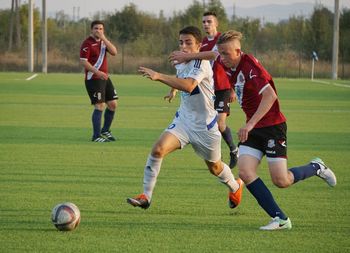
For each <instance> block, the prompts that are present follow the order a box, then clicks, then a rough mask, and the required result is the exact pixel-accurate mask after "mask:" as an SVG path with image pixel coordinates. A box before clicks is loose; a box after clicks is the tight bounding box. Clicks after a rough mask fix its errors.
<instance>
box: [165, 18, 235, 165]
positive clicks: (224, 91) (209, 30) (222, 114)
mask: <svg viewBox="0 0 350 253" xmlns="http://www.w3.org/2000/svg"><path fill="white" fill-rule="evenodd" d="M202 24H203V30H204V31H205V33H206V34H207V35H206V37H205V38H204V39H203V40H202V45H201V49H200V53H194V54H184V53H182V52H179V51H176V52H173V53H172V54H171V56H170V60H171V61H175V62H176V61H177V62H178V63H182V62H187V61H190V60H193V59H208V60H212V59H213V56H214V58H215V57H216V56H217V55H218V53H217V47H216V41H217V39H218V38H219V36H220V34H221V33H220V32H218V31H217V28H218V25H219V23H218V20H217V17H216V13H215V12H205V13H204V14H203V18H202ZM211 64H212V67H213V72H214V75H213V78H214V88H215V104H214V106H215V109H216V111H217V112H218V126H219V131H220V133H221V135H222V138H223V139H224V141H225V142H226V144H227V146H228V147H229V149H230V164H229V166H230V168H231V169H232V168H233V167H235V166H236V163H237V157H238V148H237V147H236V146H235V144H234V142H233V138H232V135H231V129H230V128H229V127H228V126H227V124H226V118H227V116H229V115H230V103H231V102H233V101H234V98H235V93H234V91H233V89H232V88H231V84H230V82H229V80H228V78H227V75H226V73H225V69H224V66H223V65H222V64H220V63H214V61H213V60H212V61H211Z"/></svg>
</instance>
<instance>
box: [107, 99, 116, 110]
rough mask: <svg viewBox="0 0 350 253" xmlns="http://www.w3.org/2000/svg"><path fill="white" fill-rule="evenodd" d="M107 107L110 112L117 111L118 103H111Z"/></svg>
mask: <svg viewBox="0 0 350 253" xmlns="http://www.w3.org/2000/svg"><path fill="white" fill-rule="evenodd" d="M107 106H108V109H109V110H110V111H115V110H116V109H117V102H116V101H115V100H113V101H110V102H108V104H107Z"/></svg>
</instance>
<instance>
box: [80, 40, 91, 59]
mask: <svg viewBox="0 0 350 253" xmlns="http://www.w3.org/2000/svg"><path fill="white" fill-rule="evenodd" d="M89 54H90V47H89V44H88V43H87V42H86V41H84V42H83V44H81V47H80V59H81V60H87V59H88V58H89Z"/></svg>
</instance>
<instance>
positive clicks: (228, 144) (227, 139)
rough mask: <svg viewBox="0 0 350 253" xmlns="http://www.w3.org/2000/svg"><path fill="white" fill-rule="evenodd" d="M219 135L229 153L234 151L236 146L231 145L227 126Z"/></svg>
mask: <svg viewBox="0 0 350 253" xmlns="http://www.w3.org/2000/svg"><path fill="white" fill-rule="evenodd" d="M221 135H222V138H223V139H224V141H225V142H226V144H227V146H228V147H229V148H230V151H233V150H235V149H236V146H235V144H234V143H233V139H232V135H231V129H230V128H229V127H228V126H226V128H225V130H224V131H223V132H222V133H221Z"/></svg>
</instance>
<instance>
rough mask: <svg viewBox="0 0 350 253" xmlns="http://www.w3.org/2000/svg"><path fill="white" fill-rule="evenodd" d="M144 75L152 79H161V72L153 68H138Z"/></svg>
mask: <svg viewBox="0 0 350 253" xmlns="http://www.w3.org/2000/svg"><path fill="white" fill-rule="evenodd" d="M138 71H139V72H140V73H141V74H142V76H144V77H147V78H149V79H151V80H152V81H157V80H158V79H159V76H160V74H159V73H158V72H156V71H154V70H152V69H149V68H145V67H139V70H138Z"/></svg>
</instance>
